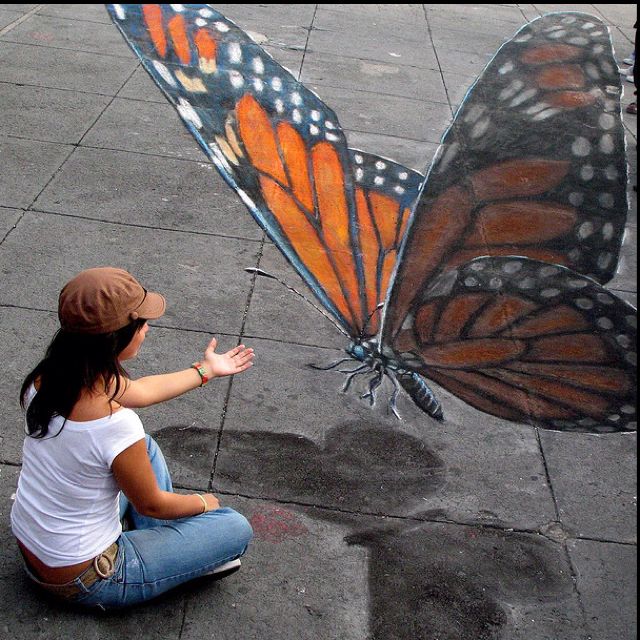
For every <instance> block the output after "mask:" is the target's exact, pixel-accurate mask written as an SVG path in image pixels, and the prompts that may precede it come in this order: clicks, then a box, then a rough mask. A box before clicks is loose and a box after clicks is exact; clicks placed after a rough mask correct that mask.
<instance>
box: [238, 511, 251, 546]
mask: <svg viewBox="0 0 640 640" xmlns="http://www.w3.org/2000/svg"><path fill="white" fill-rule="evenodd" d="M233 513H234V526H235V527H236V528H237V530H238V534H237V535H238V538H239V539H241V540H243V541H244V542H245V546H246V545H247V544H249V542H250V541H251V539H252V538H253V527H252V526H251V523H250V522H249V521H248V520H247V519H246V518H245V517H244V516H243V515H242V514H241V513H238V512H237V511H234V512H233Z"/></svg>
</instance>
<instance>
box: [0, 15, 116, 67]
mask: <svg viewBox="0 0 640 640" xmlns="http://www.w3.org/2000/svg"><path fill="white" fill-rule="evenodd" d="M40 6H44V5H40ZM47 17H48V16H47ZM94 24H96V23H94ZM9 26H12V25H9ZM17 26H18V24H15V25H13V26H12V28H14V27H17ZM2 35H3V34H2V32H0V37H1V36H2ZM2 42H6V43H7V44H17V45H19V46H21V47H23V46H24V47H39V48H41V49H51V50H53V51H71V52H72V53H86V54H89V55H91V56H99V57H105V58H119V59H121V60H126V59H128V56H125V55H118V54H115V53H104V52H101V51H87V50H86V49H71V48H70V47H53V46H51V45H47V44H40V43H38V42H21V41H20V40H10V39H8V38H5V39H4V40H3V41H2Z"/></svg>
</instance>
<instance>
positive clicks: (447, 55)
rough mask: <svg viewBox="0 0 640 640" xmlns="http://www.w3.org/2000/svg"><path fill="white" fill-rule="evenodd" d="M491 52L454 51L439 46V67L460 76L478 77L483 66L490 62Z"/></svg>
mask: <svg viewBox="0 0 640 640" xmlns="http://www.w3.org/2000/svg"><path fill="white" fill-rule="evenodd" d="M492 57H493V53H478V52H473V51H456V50H455V49H447V48H445V47H440V48H439V49H438V61H439V62H440V68H441V69H442V70H443V71H445V72H448V73H452V74H454V73H455V74H459V75H461V76H468V77H471V76H473V75H475V76H476V77H478V76H479V75H480V74H481V73H482V71H483V70H484V68H485V67H486V66H487V65H488V64H489V62H491V58H492Z"/></svg>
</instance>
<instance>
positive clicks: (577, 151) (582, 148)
mask: <svg viewBox="0 0 640 640" xmlns="http://www.w3.org/2000/svg"><path fill="white" fill-rule="evenodd" d="M571 153H573V155H574V156H578V157H579V158H584V157H585V156H588V155H589V154H590V153H591V143H590V142H589V141H588V140H587V139H586V138H582V137H579V138H576V139H575V140H574V141H573V144H572V145H571Z"/></svg>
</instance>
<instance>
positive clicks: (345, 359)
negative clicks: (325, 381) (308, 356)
mask: <svg viewBox="0 0 640 640" xmlns="http://www.w3.org/2000/svg"><path fill="white" fill-rule="evenodd" d="M352 359H353V358H342V360H338V361H337V362H332V363H331V364H330V365H328V366H326V367H321V366H320V365H317V364H308V365H307V366H308V367H309V368H311V369H315V370H316V371H330V370H331V369H335V368H336V367H339V366H340V365H341V364H343V363H345V362H351V361H352Z"/></svg>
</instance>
